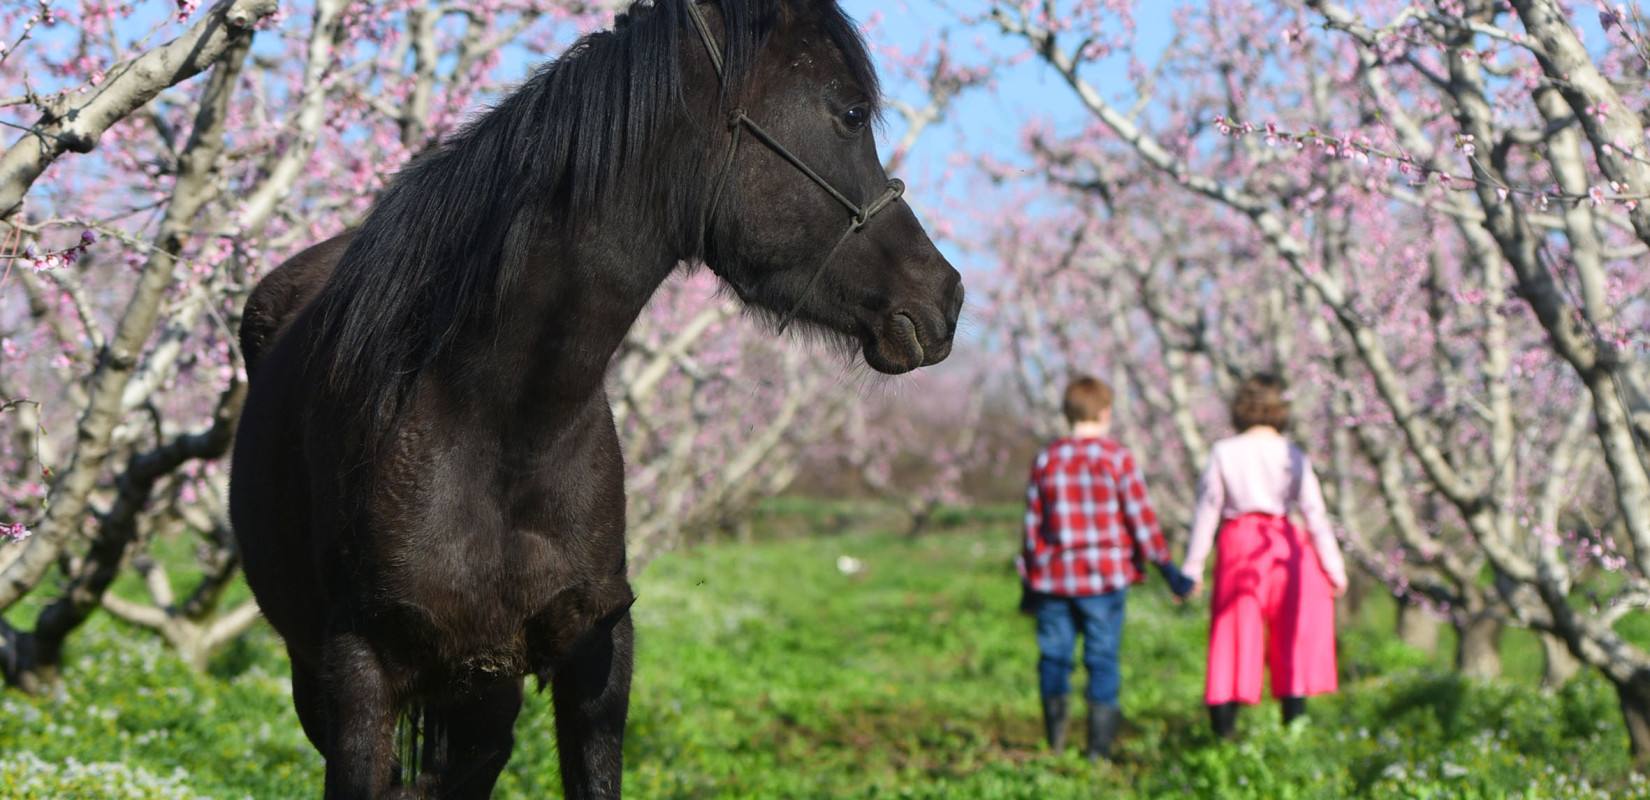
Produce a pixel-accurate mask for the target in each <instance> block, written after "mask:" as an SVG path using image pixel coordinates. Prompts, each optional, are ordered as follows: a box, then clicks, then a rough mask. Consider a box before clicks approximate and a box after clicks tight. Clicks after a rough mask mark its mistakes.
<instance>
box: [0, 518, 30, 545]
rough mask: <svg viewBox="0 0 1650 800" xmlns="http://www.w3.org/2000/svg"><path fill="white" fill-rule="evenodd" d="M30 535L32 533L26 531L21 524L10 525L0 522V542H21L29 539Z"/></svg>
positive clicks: (24, 526)
mask: <svg viewBox="0 0 1650 800" xmlns="http://www.w3.org/2000/svg"><path fill="white" fill-rule="evenodd" d="M31 534H32V532H31V531H30V530H29V529H28V526H26V525H24V524H23V523H21V522H13V523H10V524H7V523H3V522H0V540H10V541H13V542H21V541H23V540H24V539H27V538H29V536H30V535H31Z"/></svg>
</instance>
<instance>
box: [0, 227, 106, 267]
mask: <svg viewBox="0 0 1650 800" xmlns="http://www.w3.org/2000/svg"><path fill="white" fill-rule="evenodd" d="M94 244H97V231H92V230H87V231H83V232H81V234H80V241H79V242H78V243H77V244H75V245H74V246H73V247H68V248H65V249H62V250H52V251H48V252H44V253H42V252H40V251H39V250H38V249H36V248H35V246H34V245H32V244H31V245H29V246H28V247H25V248H23V252H22V253H20V254H18V255H15V256H10V257H11V258H21V259H22V260H23V264H24V266H26V267H28V268H29V269H31V270H34V271H35V272H44V271H45V270H48V269H57V268H58V267H67V266H69V265H71V264H74V263H75V262H76V261H79V260H80V257H81V256H83V255H85V254H86V249H87V248H89V247H91V246H92V245H94Z"/></svg>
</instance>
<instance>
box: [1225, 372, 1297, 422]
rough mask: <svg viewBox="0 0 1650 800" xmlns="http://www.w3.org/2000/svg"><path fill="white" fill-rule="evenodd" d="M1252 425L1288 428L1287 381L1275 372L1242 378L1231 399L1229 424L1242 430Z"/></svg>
mask: <svg viewBox="0 0 1650 800" xmlns="http://www.w3.org/2000/svg"><path fill="white" fill-rule="evenodd" d="M1256 425H1270V426H1272V427H1274V428H1277V429H1278V430H1280V431H1282V430H1288V429H1289V385H1288V384H1286V383H1284V382H1283V379H1282V378H1279V377H1277V376H1276V375H1271V374H1268V373H1264V372H1263V373H1260V374H1258V375H1251V376H1249V377H1247V378H1244V379H1243V383H1242V384H1240V385H1239V386H1238V390H1237V397H1235V398H1233V399H1232V427H1234V428H1237V429H1238V430H1239V431H1246V430H1249V429H1250V428H1253V427H1255V426H1256Z"/></svg>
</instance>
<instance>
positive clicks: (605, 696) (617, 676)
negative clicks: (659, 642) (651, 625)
mask: <svg viewBox="0 0 1650 800" xmlns="http://www.w3.org/2000/svg"><path fill="white" fill-rule="evenodd" d="M634 651H635V634H634V632H633V630H632V629H631V625H630V610H629V608H628V607H627V608H626V609H625V610H624V611H622V612H620V613H619V614H618V615H616V616H615V617H614V618H613V619H610V620H606V621H604V624H601V625H599V626H598V627H597V628H596V630H594V631H592V632H590V633H588V634H586V635H584V636H582V637H580V639H579V641H578V644H577V645H576V646H575V647H573V648H572V649H571V651H570V652H568V653H567V654H566V655H565V656H564V657H563V658H561V659H560V660H559V661H558V663H557V664H556V670H555V674H554V676H553V677H552V678H551V681H550V692H551V696H552V698H553V700H554V702H555V707H556V749H557V750H558V751H559V752H560V754H561V781H562V787H563V789H564V791H565V792H566V795H567V800H608V798H617V797H620V796H621V794H622V789H621V782H622V778H623V773H624V724H625V715H626V714H627V713H629V710H630V669H631V659H632V656H633V654H634Z"/></svg>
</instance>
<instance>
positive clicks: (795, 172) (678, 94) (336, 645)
mask: <svg viewBox="0 0 1650 800" xmlns="http://www.w3.org/2000/svg"><path fill="white" fill-rule="evenodd" d="M877 103H878V89H877V82H876V76H875V74H874V72H873V69H872V66H871V62H870V60H869V58H868V56H867V54H866V51H865V47H864V43H863V42H862V41H861V39H860V38H859V35H858V33H857V31H856V29H855V27H854V26H853V24H852V22H851V20H849V19H848V18H847V17H845V16H844V15H843V13H842V11H841V10H840V9H838V8H837V5H836V3H835V0H717V2H716V3H715V4H714V5H712V4H710V3H703V4H699V5H691V4H690V3H689V0H654V1H653V2H651V3H649V2H638V3H635V4H633V5H632V6H631V7H630V9H629V10H628V12H627V13H625V14H621V15H619V17H618V18H617V20H616V22H615V26H614V29H613V30H611V31H605V32H600V33H596V34H592V35H590V36H587V37H585V38H584V39H582V40H580V41H579V42H578V43H577V44H575V45H574V46H573V47H572V49H571V50H569V51H568V52H567V53H566V54H565V55H563V56H562V58H560V59H559V60H557V61H555V62H553V63H551V64H549V65H547V66H545V67H543V68H541V69H539V70H538V71H537V72H536V73H535V74H534V75H533V76H532V77H531V78H530V79H529V80H528V81H527V82H526V83H525V84H524V85H523V86H521V87H520V88H519V89H518V90H517V91H515V92H514V93H513V94H511V95H509V96H508V97H505V98H504V99H503V100H502V101H501V102H500V103H499V105H498V106H497V107H496V108H494V109H492V110H491V111H490V112H488V113H486V114H485V115H483V116H481V117H480V118H478V119H477V120H476V121H475V122H473V123H472V124H470V125H469V126H468V127H466V128H465V129H464V130H462V131H460V132H459V133H457V134H456V135H454V136H453V137H451V138H450V140H449V141H447V142H446V143H445V144H443V145H442V146H441V147H440V148H438V149H437V150H435V151H433V152H432V153H430V154H427V155H425V156H423V157H421V158H420V159H418V160H417V161H416V162H415V163H413V164H412V165H411V166H409V167H408V168H407V169H406V170H405V171H404V172H403V173H402V174H401V175H399V176H398V177H397V178H396V179H395V181H394V182H393V184H392V185H391V186H390V187H389V188H388V189H386V190H385V192H384V193H383V195H382V196H381V197H380V198H379V200H378V202H377V204H376V205H375V206H374V207H373V209H372V211H371V213H370V214H369V215H368V217H367V218H366V220H365V222H363V223H362V225H361V226H360V228H359V229H357V230H356V231H354V232H352V233H349V234H346V235H344V236H340V237H338V238H336V239H333V240H331V241H328V242H324V243H322V244H319V245H316V246H315V247H312V248H310V249H309V250H307V251H305V252H304V253H302V254H300V255H299V256H297V257H295V258H294V259H292V260H291V261H289V262H287V263H286V264H284V265H282V266H281V267H279V268H278V269H276V270H275V271H274V272H273V273H272V274H271V276H270V277H269V278H267V279H266V280H265V281H264V282H263V283H262V284H260V285H259V287H258V288H257V289H256V290H255V291H254V292H253V294H252V296H251V298H250V299H249V301H248V305H247V310H246V315H245V321H244V324H243V327H242V332H241V336H242V341H243V347H244V352H245V354H246V356H247V363H248V370H249V372H250V373H251V392H250V394H249V396H248V398H247V402H246V410H245V414H244V416H243V418H242V420H241V426H240V431H239V433H238V438H237V440H236V443H235V452H234V476H233V477H234V480H233V483H232V486H231V498H230V503H231V513H232V516H233V520H234V525H235V530H236V532H237V534H238V536H239V539H240V544H241V548H242V550H243V551H244V555H245V568H246V576H247V580H248V582H249V583H250V584H251V586H252V590H253V592H254V593H255V594H256V595H257V598H258V601H259V603H260V604H261V605H262V607H263V610H264V614H265V615H266V616H267V617H268V618H269V621H270V623H271V624H273V625H274V626H275V628H276V630H278V631H279V632H280V633H281V635H282V636H283V637H284V638H285V640H286V644H287V650H288V652H289V653H290V654H291V658H292V691H293V702H294V704H295V705H296V706H297V710H298V716H299V719H300V720H301V721H302V723H303V726H304V731H305V733H307V734H308V736H309V738H310V741H312V742H313V743H314V744H315V746H316V748H318V749H319V750H320V751H321V752H322V754H323V755H325V757H326V760H327V771H326V797H327V798H329V800H342V799H343V798H384V797H429V796H440V797H486V796H488V795H489V794H490V793H491V791H492V787H493V784H494V782H495V780H496V778H497V776H498V773H499V771H500V770H501V769H502V768H503V766H504V763H505V761H506V760H507V759H508V757H509V754H510V750H511V748H512V746H513V742H514V739H513V734H512V732H511V729H512V726H513V723H514V721H515V718H516V715H517V713H518V712H519V710H520V707H521V702H522V681H523V678H524V677H525V676H526V675H529V674H533V675H537V676H538V678H539V679H540V680H541V681H547V682H548V683H549V685H550V687H551V691H552V696H553V701H554V706H555V719H556V736H557V742H558V746H559V748H560V751H561V770H562V778H563V783H564V785H565V787H566V792H567V796H568V797H571V798H597V797H600V798H607V797H618V796H619V794H620V774H621V766H622V753H621V743H622V740H623V735H624V725H625V714H626V709H627V704H628V701H629V684H630V670H631V652H632V647H631V642H632V633H631V624H630V616H629V608H630V605H631V602H632V599H633V597H632V594H631V590H630V586H629V584H628V582H627V581H626V578H625V551H624V547H625V537H624V503H625V500H624V494H623V492H624V486H623V483H624V476H623V466H622V460H621V454H620V450H619V442H618V437H617V435H616V432H615V430H614V426H613V419H612V416H611V414H610V412H609V406H608V399H607V397H606V396H605V393H604V389H603V379H604V373H605V372H606V369H607V366H608V361H609V359H610V357H611V356H612V354H613V352H614V350H615V349H616V348H617V347H618V345H619V343H620V342H621V340H622V339H623V337H624V336H625V334H626V331H627V330H628V329H629V328H630V326H631V324H632V323H633V322H634V321H635V319H636V317H637V315H638V314H639V313H640V312H641V310H642V308H643V306H645V305H646V303H647V301H648V298H649V297H650V296H651V295H652V294H653V292H654V290H655V289H656V288H657V287H658V286H659V284H660V283H661V282H663V281H664V280H665V279H666V277H668V276H669V275H670V273H671V272H672V271H673V270H674V269H675V268H676V266H677V264H679V263H682V262H693V261H703V262H705V263H707V264H708V265H709V266H710V268H711V269H712V270H714V271H715V272H716V273H717V274H718V275H719V276H721V277H722V278H723V279H724V280H725V281H726V283H727V284H728V285H729V286H730V287H731V288H732V289H733V291H734V292H736V293H737V294H738V295H739V297H740V298H742V299H743V300H744V301H745V302H746V303H747V304H749V305H751V306H752V307H755V308H758V309H763V310H765V312H766V313H767V314H768V315H769V317H770V319H772V320H777V321H778V323H779V324H778V327H780V328H781V329H783V327H784V326H785V325H788V324H789V323H790V322H791V321H793V320H795V321H797V322H800V323H803V324H805V325H808V326H810V327H811V328H813V329H815V330H818V331H822V332H827V333H829V334H830V335H832V336H835V337H839V338H845V339H851V340H852V341H853V342H854V343H855V344H856V345H857V346H859V347H860V348H862V350H863V353H864V356H865V360H866V361H867V363H869V364H870V366H872V367H873V368H875V369H877V370H879V371H882V372H886V373H901V372H905V371H908V370H912V369H915V368H917V367H920V366H924V365H927V364H933V363H935V362H938V361H940V360H941V359H943V358H945V356H946V355H947V353H949V351H950V349H951V339H952V335H953V333H954V332H955V328H956V322H957V314H958V312H959V310H960V308H961V306H962V299H963V290H962V284H961V279H960V277H959V275H958V274H957V271H956V270H954V269H952V267H951V266H950V265H949V264H948V263H946V261H945V259H944V258H943V257H942V256H941V255H940V254H939V252H938V251H937V250H936V249H935V248H934V246H933V244H932V243H931V242H930V241H929V239H928V236H927V235H926V234H925V233H924V231H923V229H922V227H921V225H920V224H919V223H918V222H917V220H916V217H915V216H913V215H912V213H911V211H910V209H909V208H908V207H907V206H906V205H905V204H904V203H903V202H901V201H900V198H899V195H900V190H901V187H900V184H899V183H898V182H897V181H889V180H888V178H887V176H886V175H885V174H884V172H883V170H882V168H881V166H880V163H879V161H878V158H877V154H876V148H875V144H874V141H873V136H872V130H871V127H872V123H873V122H874V120H875V118H876V116H877V108H878V106H877ZM763 126H768V127H767V128H764V127H763ZM770 130H771V132H770ZM410 713H416V714H417V715H418V716H419V718H421V719H422V730H423V732H424V738H423V742H422V744H421V745H418V744H414V745H411V746H409V745H407V743H406V742H405V741H400V740H399V737H398V734H397V731H398V720H400V719H404V718H406V717H407V715H408V714H410ZM401 730H403V732H404V731H405V730H406V728H402V729H401ZM409 759H411V760H414V761H421V762H422V765H421V766H418V765H415V764H410V763H406V762H407V761H408V760H409ZM404 771H405V772H408V773H409V774H416V775H417V777H416V778H414V779H410V780H405V781H404V780H403V778H402V773H403V772H404Z"/></svg>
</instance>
